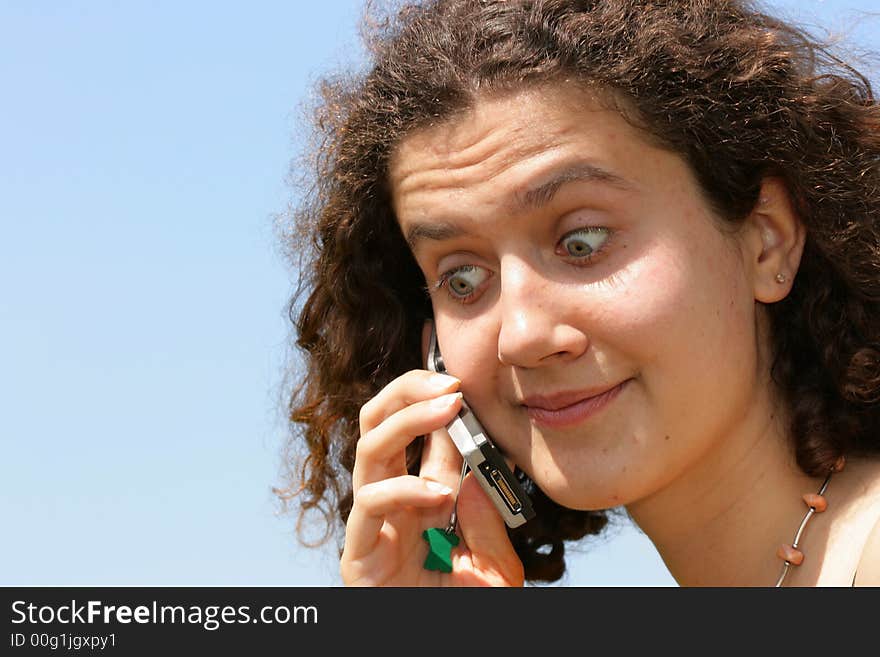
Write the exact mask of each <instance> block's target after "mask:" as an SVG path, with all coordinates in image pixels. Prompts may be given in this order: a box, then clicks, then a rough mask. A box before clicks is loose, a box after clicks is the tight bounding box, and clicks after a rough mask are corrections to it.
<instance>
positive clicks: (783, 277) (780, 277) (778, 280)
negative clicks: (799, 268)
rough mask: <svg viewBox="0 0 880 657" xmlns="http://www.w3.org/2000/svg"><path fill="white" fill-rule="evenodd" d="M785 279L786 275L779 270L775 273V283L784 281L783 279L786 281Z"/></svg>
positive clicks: (786, 278)
mask: <svg viewBox="0 0 880 657" xmlns="http://www.w3.org/2000/svg"><path fill="white" fill-rule="evenodd" d="M787 280H788V276H786V275H785V274H783V273H782V272H779V273H778V274H776V282H777V283H785V281H787Z"/></svg>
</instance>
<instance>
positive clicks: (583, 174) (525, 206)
mask: <svg viewBox="0 0 880 657" xmlns="http://www.w3.org/2000/svg"><path fill="white" fill-rule="evenodd" d="M572 182H590V183H602V184H605V185H609V186H611V187H616V188H618V189H621V190H625V191H629V190H632V189H634V188H635V185H634V184H633V183H631V182H630V181H628V180H626V179H625V178H622V177H621V176H618V175H617V174H616V173H612V172H611V171H608V170H607V169H603V168H602V167H600V166H598V165H595V164H592V163H590V162H583V161H579V162H576V163H574V164H567V165H563V166H562V167H559V168H558V169H556V170H555V171H551V172H550V173H549V174H547V175H546V180H545V181H544V182H542V183H540V184H538V185H536V186H534V187H531V188H529V189H526V190H525V191H522V192H519V193H517V194H516V195H515V197H514V200H513V203H512V206H513V209H516V210H520V211H522V210H537V209H540V208H542V207H544V206H545V205H547V204H548V203H550V201H552V200H553V196H554V195H555V194H556V192H558V191H559V189H560V188H561V187H562V186H563V185H567V184H568V183H572Z"/></svg>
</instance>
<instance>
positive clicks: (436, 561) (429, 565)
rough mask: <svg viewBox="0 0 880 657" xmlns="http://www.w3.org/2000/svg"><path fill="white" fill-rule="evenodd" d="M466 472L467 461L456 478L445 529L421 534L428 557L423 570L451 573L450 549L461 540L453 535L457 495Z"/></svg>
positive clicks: (430, 530) (431, 529)
mask: <svg viewBox="0 0 880 657" xmlns="http://www.w3.org/2000/svg"><path fill="white" fill-rule="evenodd" d="M467 470H468V464H467V461H464V462H463V463H462V464H461V476H460V477H459V478H458V490H456V491H455V502H454V503H453V505H452V515H451V516H449V524H448V525H447V526H446V527H445V528H443V527H431V528H430V529H426V530H425V531H423V532H422V538H424V539H425V540H426V541H427V542H428V556H427V557H426V558H425V563H424V565H423V567H424V569H425V570H439V571H440V572H442V573H451V572H452V548H454V547H456V546H457V545H458V544H459V542H460V540H461V539H459V537H458V535H457V534H456V533H455V526H456V523H457V516H456V509H457V508H458V493H459V492H460V491H461V482H462V481H464V476H465V475H466V474H467Z"/></svg>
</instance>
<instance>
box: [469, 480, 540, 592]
mask: <svg viewBox="0 0 880 657" xmlns="http://www.w3.org/2000/svg"><path fill="white" fill-rule="evenodd" d="M458 526H459V531H460V532H461V537H462V539H464V542H465V544H466V545H467V548H468V550H470V552H471V559H472V560H473V563H474V566H475V567H476V568H478V569H479V570H482V571H490V572H492V573H493V574H494V575H496V576H498V577H500V578H501V579H502V580H504V582H505V583H507V584H508V585H510V586H522V585H523V581H524V579H525V577H524V574H523V565H522V562H521V561H520V559H519V556H517V554H516V551H515V550H514V549H513V544H512V543H511V542H510V537H509V536H508V534H507V525H505V524H504V518H502V517H501V514H500V513H498V509H496V508H495V505H494V504H492V501H491V500H490V499H489V497H488V495H486V493H485V491H483V489H482V488H481V487H480V484H479V482H478V481H477V480H476V478H475V476H474V473H473V472H471V473H469V474H468V475H467V477H465V479H464V481H463V482H462V485H461V491H460V492H459V496H458Z"/></svg>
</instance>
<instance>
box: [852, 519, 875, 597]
mask: <svg viewBox="0 0 880 657" xmlns="http://www.w3.org/2000/svg"><path fill="white" fill-rule="evenodd" d="M854 585H855V586H880V519H878V520H877V522H876V523H875V524H874V528H873V529H872V530H871V533H870V534H869V535H868V541H867V543H865V547H864V548H863V549H862V556H861V558H860V559H859V567H858V569H857V570H856V579H855V584H854Z"/></svg>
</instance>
